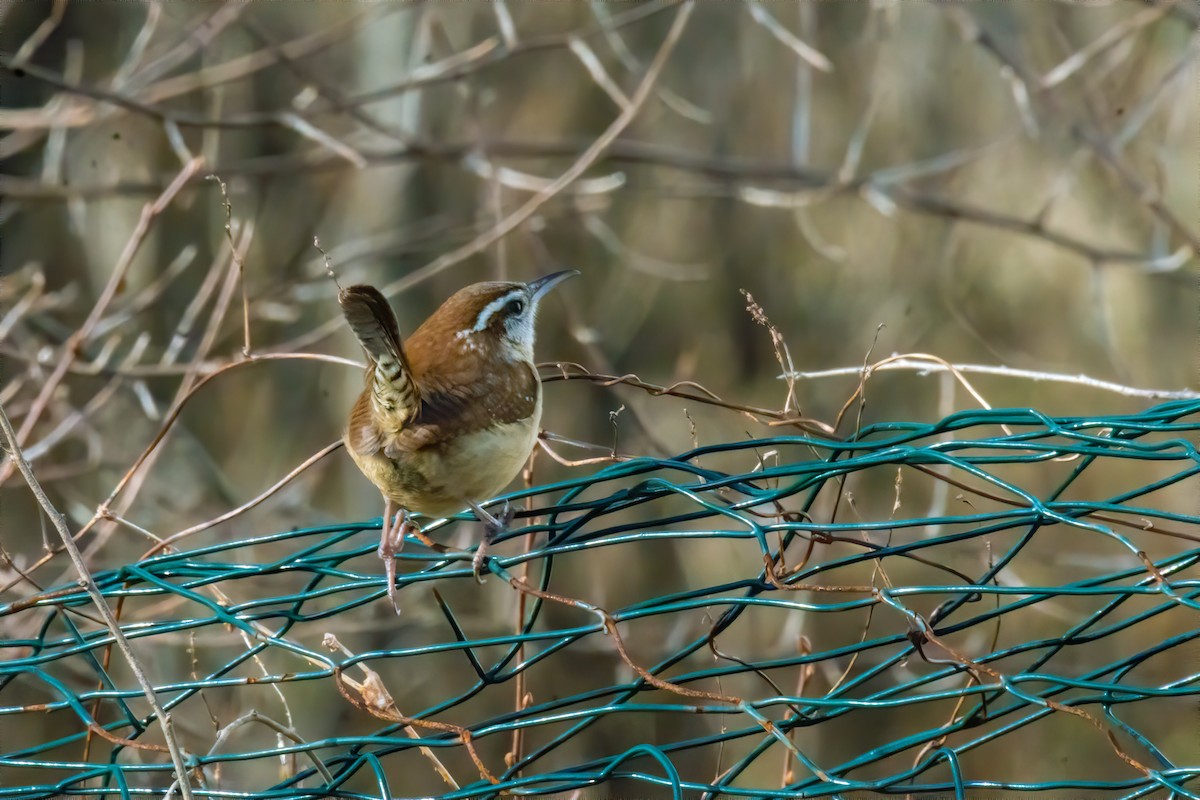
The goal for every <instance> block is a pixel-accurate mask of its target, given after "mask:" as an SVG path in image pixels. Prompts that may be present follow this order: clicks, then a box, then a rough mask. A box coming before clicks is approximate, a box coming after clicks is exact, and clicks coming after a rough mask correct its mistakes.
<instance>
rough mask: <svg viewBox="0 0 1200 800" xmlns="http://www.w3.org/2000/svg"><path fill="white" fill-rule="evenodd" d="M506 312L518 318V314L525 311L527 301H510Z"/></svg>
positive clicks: (505, 308)
mask: <svg viewBox="0 0 1200 800" xmlns="http://www.w3.org/2000/svg"><path fill="white" fill-rule="evenodd" d="M504 310H505V311H506V312H508V313H509V314H512V315H513V316H516V315H517V314H520V313H521V312H522V311H524V310H525V301H524V300H509V301H508V303H506V304H505V306H504Z"/></svg>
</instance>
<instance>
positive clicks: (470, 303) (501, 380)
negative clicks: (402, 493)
mask: <svg viewBox="0 0 1200 800" xmlns="http://www.w3.org/2000/svg"><path fill="white" fill-rule="evenodd" d="M515 285H516V284H508V283H501V282H496V283H480V284H473V285H471V286H468V287H466V288H464V289H462V290H460V291H459V292H457V293H456V294H454V295H453V296H452V297H450V298H449V299H448V300H446V302H444V303H443V304H442V305H441V306H440V307H439V308H438V309H437V310H436V311H435V312H434V313H433V314H431V315H430V316H429V318H428V319H426V320H425V322H423V323H422V324H421V326H420V327H418V328H417V329H416V330H415V331H414V332H413V333H412V335H411V336H409V337H408V338H407V339H406V340H405V342H404V352H405V355H406V356H407V361H408V367H409V368H410V370H411V372H412V376H413V379H414V380H415V382H416V384H417V387H418V390H419V391H418V394H419V397H420V408H419V410H418V412H417V414H416V416H415V418H413V419H412V420H410V421H408V422H407V423H406V424H405V425H404V427H403V429H402V430H400V431H399V432H398V433H396V434H395V435H389V436H386V437H385V439H384V441H381V442H379V443H377V444H376V450H377V447H378V446H382V448H383V450H384V454H385V455H387V456H388V457H389V458H397V457H399V456H400V455H402V454H403V453H405V452H414V451H416V450H421V449H424V448H427V447H436V446H438V445H439V444H441V443H443V442H445V441H446V440H448V439H451V438H454V437H457V436H462V435H465V434H470V433H473V432H475V431H480V430H484V429H487V428H490V427H492V426H495V425H501V424H505V423H512V422H519V421H521V420H525V419H528V418H529V417H530V416H531V415H532V414H533V413H534V411H535V409H536V408H537V403H538V393H539V392H540V391H541V385H540V383H539V381H538V377H537V372H536V371H535V369H534V367H533V365H532V364H530V363H528V362H526V361H523V360H509V359H508V358H506V357H504V355H503V353H501V352H499V351H500V345H499V343H498V338H497V337H496V336H494V335H488V334H489V331H486V330H485V331H477V332H473V331H472V329H473V327H474V326H475V324H476V322H477V320H478V317H479V314H480V312H482V311H483V310H484V309H485V308H487V306H488V304H489V303H492V302H493V301H494V300H495V299H496V298H498V297H503V296H504V295H505V294H506V293H507V292H509V291H511V289H512V287H513V286H515ZM472 334H474V335H472ZM373 413H374V412H373V408H372V403H371V386H370V379H369V378H368V385H367V387H366V388H365V389H364V390H363V393H362V395H360V396H359V398H358V402H357V403H356V404H355V406H354V410H353V411H352V412H351V417H350V429H351V432H352V433H353V432H354V431H355V430H356V429H366V428H367V427H369V425H370V423H371V420H372V414H373ZM366 444H375V443H366ZM360 452H361V451H360Z"/></svg>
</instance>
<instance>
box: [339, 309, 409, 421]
mask: <svg viewBox="0 0 1200 800" xmlns="http://www.w3.org/2000/svg"><path fill="white" fill-rule="evenodd" d="M338 303H339V304H341V306H342V313H343V314H345V315H346V322H348V323H350V330H351V331H353V332H354V336H355V338H356V339H358V343H359V344H360V345H362V348H363V350H365V351H366V353H367V356H368V357H369V358H370V359H371V364H372V365H373V367H374V369H373V370H372V371H371V382H372V383H371V399H372V406H373V407H374V411H375V413H376V414H378V415H379V416H380V417H382V418H383V419H381V420H380V422H385V423H386V422H390V423H392V424H393V425H395V426H396V427H399V426H401V425H403V424H404V423H405V422H408V421H409V420H411V419H412V418H413V417H415V416H416V414H417V410H418V409H419V408H420V407H421V398H420V394H419V393H418V391H417V384H416V383H415V382H414V381H413V375H412V370H411V369H410V368H409V366H408V359H407V358H406V357H405V356H404V346H403V345H402V344H401V343H400V326H399V324H398V323H397V322H396V314H395V312H393V311H392V306H391V304H390V303H388V301H387V298H386V297H384V296H383V294H382V293H380V291H379V290H378V289H376V288H375V287H373V286H363V285H360V286H351V287H349V288H347V289H342V290H341V291H340V292H338ZM385 427H391V426H389V425H385Z"/></svg>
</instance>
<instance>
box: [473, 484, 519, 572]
mask: <svg viewBox="0 0 1200 800" xmlns="http://www.w3.org/2000/svg"><path fill="white" fill-rule="evenodd" d="M471 510H472V511H474V512H475V516H476V517H477V518H478V519H479V521H480V522H482V523H483V541H481V542H480V543H479V546H478V547H477V548H475V557H474V558H472V559H471V573H472V574H473V575H474V576H475V582H476V583H478V584H480V585H483V562H484V561H485V560H486V559H487V551H488V548H489V547H491V544H492V542H494V541H496V538H497V537H498V536H500V534H502V533H504V532H505V531H506V530H508V526H509V523H511V522H512V521H513V517H514V516H515V515H516V512H515V511H514V510H513V508H512V506H510V505H509V504H508V502H507V501H506V502H505V503H504V508H502V509H500V514H499V515H498V516H495V517H493V516H492V515H491V514H489V513H488V512H487V511H485V510H484V509H483V507H482V506H479V505H477V504H476V503H471Z"/></svg>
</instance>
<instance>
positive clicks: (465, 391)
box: [338, 270, 579, 610]
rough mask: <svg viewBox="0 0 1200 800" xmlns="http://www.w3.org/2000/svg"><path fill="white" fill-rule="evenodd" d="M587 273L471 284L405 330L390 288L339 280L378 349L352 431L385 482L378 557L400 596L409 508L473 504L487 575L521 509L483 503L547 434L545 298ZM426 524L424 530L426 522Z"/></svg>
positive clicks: (363, 457) (391, 589)
mask: <svg viewBox="0 0 1200 800" xmlns="http://www.w3.org/2000/svg"><path fill="white" fill-rule="evenodd" d="M578 274H579V273H578V271H576V270H566V271H564V272H555V273H553V274H552V275H547V276H545V277H544V278H538V279H537V280H535V281H530V282H529V283H513V282H506V281H495V282H489V283H476V284H472V285H471V286H467V287H466V288H464V289H460V290H459V291H458V292H456V293H455V294H454V295H453V296H451V297H450V299H448V300H446V302H444V303H442V305H441V306H440V307H439V308H438V309H437V311H435V312H433V314H432V315H431V316H430V317H429V318H428V319H427V320H425V322H424V323H422V324H421V326H420V327H419V328H417V329H416V330H415V331H414V332H413V333H412V335H411V336H409V337H408V339H407V340H406V341H404V342H401V339H400V326H399V324H398V323H397V321H396V315H395V313H394V312H393V311H392V307H391V305H390V304H389V303H388V301H387V299H386V298H385V297H384V296H383V295H382V294H381V293H380V292H379V290H377V289H375V288H374V287H371V286H364V285H360V286H351V287H349V288H347V289H340V288H339V291H338V303H339V304H340V305H341V307H342V312H343V313H344V314H345V316H346V321H347V322H348V323H349V324H350V329H351V330H352V331H353V332H354V336H355V338H357V339H358V343H359V344H360V345H362V348H363V350H364V351H365V352H366V354H367V370H366V379H365V383H366V386H365V388H364V389H363V391H362V394H361V395H359V397H358V402H356V403H355V404H354V408H353V410H352V411H351V412H350V420H349V423H348V425H347V427H346V432H345V435H344V437H343V438H344V440H345V442H346V449H347V450H348V451H349V452H350V457H351V458H352V459H354V463H355V464H357V465H358V468H359V469H360V470H362V472H363V474H364V475H366V476H367V478H369V479H370V481H371V482H372V483H374V484H375V485H376V486H377V487H378V488H379V491H380V492H382V494H383V498H384V513H383V526H382V536H381V539H380V543H379V557H380V558H382V559H383V560H384V562H385V565H386V570H387V583H388V596H389V597H390V598H391V599H392V603H393V605H394V604H395V602H396V597H395V590H396V562H395V559H394V556H395V554H396V553H397V552H398V551H399V550H400V548H401V547H403V545H404V534H405V532H406V531H407V530H408V529H409V527H410V526H412V523H411V522H410V520H409V519H408V515H409V513H410V512H415V513H417V514H422V515H425V516H431V517H444V516H449V515H450V514H454V513H457V512H459V511H462V510H463V509H464V508H467V507H470V508H471V509H472V510H473V511H474V512H475V515H476V516H477V517H478V518H479V519H480V521H482V522H483V523H484V531H485V536H484V541H483V544H481V545H480V547H479V548H478V549H477V550H476V555H475V560H474V571H475V577H476V579H477V580H478V579H479V575H480V569H481V567H482V564H483V553H484V550H485V548H486V546H487V544H488V543H489V542H490V541H491V540H492V539H494V538H495V536H496V535H497V534H498V533H499V532H500V531H502V530H503V529H504V527H505V525H506V524H507V523H508V521H509V520H510V519H511V516H510V515H509V514H508V512H507V509H506V511H505V513H503V514H501V515H500V516H501V518H500V519H497V518H496V517H493V516H492V515H491V514H489V513H487V512H486V511H485V510H483V509H482V508H481V507H480V506H479V505H478V503H479V501H481V500H485V499H487V498H489V497H492V496H494V495H496V494H497V493H499V492H500V490H501V489H503V488H504V487H505V486H507V485H508V483H509V482H510V481H512V479H513V478H514V477H516V475H517V473H519V472H520V471H521V467H522V466H523V465H524V464H525V462H526V460H527V459H528V458H529V453H530V452H531V451H532V450H533V446H534V444H535V443H536V442H537V436H538V425H539V423H540V422H541V417H542V392H541V382H540V381H539V380H538V374H537V369H536V368H535V367H534V363H533V340H534V320H535V318H536V315H537V310H538V304H539V302H540V301H541V299H542V298H543V297H544V296H545V295H546V293H547V292H549V291H550V290H551V289H552V288H554V287H555V286H557V285H558V284H559V283H561V282H563V281H564V280H566V279H567V278H570V277H572V276H574V275H578ZM393 514H394V515H395V523H393V521H392V518H393ZM413 527H414V529H415V526H413ZM417 535H418V536H421V538H422V539H424V536H422V535H421V534H420V532H419V530H418V531H417ZM426 541H428V540H426ZM397 610H398V609H397Z"/></svg>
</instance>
